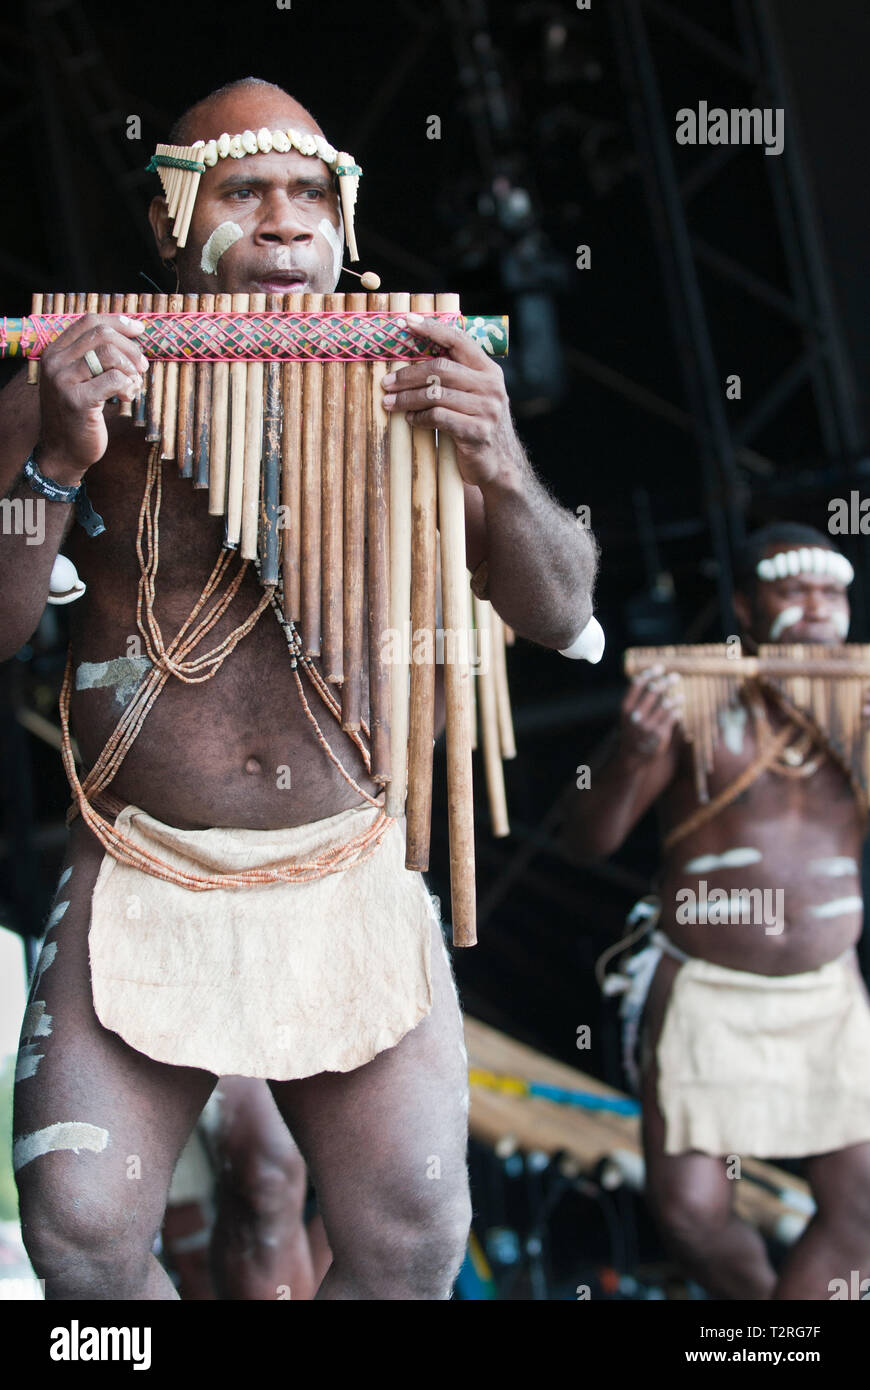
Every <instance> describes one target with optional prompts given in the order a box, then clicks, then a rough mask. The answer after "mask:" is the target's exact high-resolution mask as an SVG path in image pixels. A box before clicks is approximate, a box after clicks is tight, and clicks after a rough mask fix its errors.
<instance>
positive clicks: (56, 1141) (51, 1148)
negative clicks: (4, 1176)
mask: <svg viewBox="0 0 870 1390" xmlns="http://www.w3.org/2000/svg"><path fill="white" fill-rule="evenodd" d="M108 1142H109V1131H108V1130H107V1129H100V1128H99V1127H98V1126H97V1125H89V1124H85V1123H84V1122H83V1121H81V1120H62V1121H60V1122H59V1123H58V1124H56V1125H46V1127H45V1129H37V1130H35V1131H34V1132H33V1134H25V1135H23V1136H22V1137H21V1138H20V1139H16V1140H15V1143H14V1144H13V1145H12V1168H13V1171H14V1172H16V1173H17V1172H18V1170H19V1169H20V1168H23V1167H24V1166H25V1164H27V1163H32V1162H33V1160H34V1159H35V1158H41V1157H42V1155H43V1154H53V1153H60V1152H62V1151H70V1152H72V1153H76V1154H77V1153H80V1152H81V1150H82V1149H88V1150H89V1151H90V1152H91V1153H95V1154H99V1153H102V1152H103V1149H104V1148H105V1147H106V1145H107V1144H108Z"/></svg>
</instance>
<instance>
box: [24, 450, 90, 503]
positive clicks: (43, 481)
mask: <svg viewBox="0 0 870 1390" xmlns="http://www.w3.org/2000/svg"><path fill="white" fill-rule="evenodd" d="M24 476H25V478H26V479H27V482H28V485H29V486H30V487H31V488H32V489H33V491H34V492H38V493H39V495H40V497H47V498H48V500H49V502H74V501H75V500H76V498H77V497H78V495H79V488H80V487H81V484H80V483H77V484H76V486H75V487H65V486H64V484H63V483H56V482H55V481H54V479H53V478H46V477H45V476H44V475H43V474H42V473H41V472H40V471H39V464H38V463H37V462H36V459H35V458H34V457H33V454H31V455H30V458H29V459H28V460H27V462H26V463H25V465H24Z"/></svg>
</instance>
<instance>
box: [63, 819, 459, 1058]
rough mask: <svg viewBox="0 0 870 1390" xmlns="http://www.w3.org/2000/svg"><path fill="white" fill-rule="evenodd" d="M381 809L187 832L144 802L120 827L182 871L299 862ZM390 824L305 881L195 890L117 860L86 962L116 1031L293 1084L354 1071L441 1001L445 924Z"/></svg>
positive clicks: (95, 912) (341, 839) (143, 1048)
mask: <svg viewBox="0 0 870 1390" xmlns="http://www.w3.org/2000/svg"><path fill="white" fill-rule="evenodd" d="M377 814H378V812H377V810H376V809H375V808H372V807H370V806H362V807H354V808H352V809H350V810H348V811H342V812H340V813H339V814H338V815H334V816H330V817H328V818H326V819H325V820H321V821H316V822H313V823H312V824H309V825H302V826H296V827H294V828H292V829H288V830H266V831H258V830H224V829H211V830H177V829H174V828H173V827H171V826H166V825H162V824H161V823H160V822H159V821H157V820H155V819H154V818H153V817H151V816H149V815H147V814H146V813H145V812H144V811H141V810H139V809H138V808H137V807H135V806H127V807H126V808H125V809H124V810H123V811H122V812H121V813H120V815H119V816H118V818H117V820H116V822H115V824H116V826H117V828H118V829H119V830H122V831H123V832H124V833H125V834H127V835H129V836H130V837H131V838H132V839H133V840H134V841H135V842H136V843H137V844H139V845H141V846H142V847H143V848H145V849H147V850H148V851H150V852H151V853H152V854H157V855H158V856H159V857H160V858H161V859H162V860H164V861H166V862H167V863H169V864H170V865H172V866H173V867H174V868H179V869H182V870H186V871H194V872H196V873H200V874H202V873H215V872H219V873H231V872H239V871H241V870H246V869H257V868H264V867H271V866H274V865H277V864H282V863H286V862H287V861H302V860H307V859H310V858H314V857H315V856H318V855H322V854H324V853H325V852H326V851H328V850H329V849H330V848H332V847H333V846H334V845H339V844H345V843H346V842H347V841H348V840H349V839H350V838H352V837H353V836H354V835H356V834H358V833H359V832H360V831H362V830H364V829H366V828H367V827H368V826H369V825H371V823H372V821H373V819H374V818H375V816H376V815H377ZM404 854H405V845H404V835H403V833H402V830H401V827H400V825H399V823H398V822H394V823H393V824H391V825H390V826H389V828H388V830H387V832H386V834H385V835H384V837H383V839H382V841H381V843H380V846H379V848H378V850H377V853H376V854H374V855H371V856H370V857H368V858H367V859H365V860H364V861H363V862H358V863H354V864H351V866H350V867H349V868H346V869H344V870H343V871H342V872H339V873H329V874H326V875H325V876H323V877H321V878H316V879H314V880H313V881H310V882H305V883H281V882H278V883H268V884H256V885H253V886H247V887H244V888H227V889H223V888H218V889H213V890H211V891H209V892H192V891H190V890H189V889H188V888H184V887H181V886H179V885H177V884H175V883H172V882H171V881H167V880H165V879H162V878H156V877H153V876H152V875H150V874H147V873H143V872H141V871H140V870H139V869H137V868H133V867H131V866H129V865H128V864H125V863H124V862H122V861H120V860H118V859H116V858H113V857H112V856H111V855H109V854H107V855H106V856H105V858H104V859H103V862H102V865H101V867H100V872H99V875H98V878H97V881H96V885H95V887H94V894H93V902H92V912H91V925H90V936H89V946H90V958H91V974H92V981H93V998H94V1008H95V1010H96V1013H97V1017H98V1018H99V1019H100V1022H101V1023H102V1024H103V1025H104V1027H106V1028H109V1029H111V1030H112V1031H113V1032H115V1033H118V1034H120V1036H121V1037H122V1038H123V1039H124V1040H125V1042H127V1043H129V1044H130V1046H131V1047H134V1048H135V1049H136V1050H137V1051H138V1052H143V1053H145V1054H146V1055H147V1056H149V1057H153V1058H154V1059H155V1060H156V1061H159V1062H168V1063H171V1064H173V1065H175V1066H190V1067H200V1068H203V1069H205V1070H206V1071H210V1072H214V1073H216V1074H217V1075H219V1076H220V1075H238V1076H259V1077H266V1078H270V1079H273V1080H279V1081H286V1080H291V1079H296V1078H300V1077H305V1076H312V1075H315V1074H317V1073H318V1072H323V1071H336V1072H346V1071H351V1070H353V1069H354V1068H355V1067H359V1066H362V1065H363V1064H364V1063H365V1062H368V1061H370V1060H371V1059H372V1058H373V1057H374V1056H376V1054H377V1053H379V1052H382V1051H384V1050H385V1049H386V1048H389V1047H393V1046H394V1045H395V1044H396V1043H397V1042H398V1041H399V1040H400V1038H402V1037H403V1036H404V1035H405V1034H406V1033H407V1032H409V1031H410V1029H412V1028H413V1027H415V1025H416V1024H417V1023H419V1022H420V1020H421V1019H422V1018H424V1017H425V1016H426V1014H428V1013H429V1011H430V1009H431V1007H432V984H431V975H430V944H431V936H432V924H433V922H437V921H438V917H437V915H436V912H435V908H434V904H433V901H432V899H431V898H430V896H429V893H428V892H427V890H426V887H425V884H424V882H423V878H422V876H421V875H420V874H417V873H410V872H409V871H408V870H407V869H406V868H405V866H404Z"/></svg>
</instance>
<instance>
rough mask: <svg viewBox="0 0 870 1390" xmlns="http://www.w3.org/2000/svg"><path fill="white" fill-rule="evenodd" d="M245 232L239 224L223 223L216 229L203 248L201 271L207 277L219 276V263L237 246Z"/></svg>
mask: <svg viewBox="0 0 870 1390" xmlns="http://www.w3.org/2000/svg"><path fill="white" fill-rule="evenodd" d="M244 235H245V234H244V232H243V231H242V229H241V227H240V226H239V224H238V222H221V223H220V225H219V226H217V227H215V229H214V231H213V232H212V234H211V236H210V237H209V239H208V241H207V242H206V243H205V246H204V247H203V248H202V256H201V258H200V262H199V265H200V269H201V270H204V271H205V273H206V275H217V268H218V261H219V260H220V258H221V256H222V255H223V254H224V252H225V251H229V249H230V247H231V246H235V244H236V242H237V241H240V240H241V238H242V237H243V236H244Z"/></svg>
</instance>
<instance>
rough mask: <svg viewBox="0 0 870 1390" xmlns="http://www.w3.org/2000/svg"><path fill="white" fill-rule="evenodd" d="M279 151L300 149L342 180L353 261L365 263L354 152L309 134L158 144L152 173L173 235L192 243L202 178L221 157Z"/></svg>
mask: <svg viewBox="0 0 870 1390" xmlns="http://www.w3.org/2000/svg"><path fill="white" fill-rule="evenodd" d="M270 150H277V151H278V153H279V154H285V153H286V152H287V151H288V150H298V151H299V153H300V154H305V155H312V156H316V157H317V158H318V159H322V160H323V162H324V164H326V165H327V166H328V167H329V168H330V169H331V170H332V172H333V174H335V176H336V178H337V179H338V192H339V197H340V199H341V214H342V218H343V219H344V234H345V239H346V241H347V249H348V252H349V254H350V258H351V260H352V261H358V260H359V252H358V251H357V246H356V234H355V232H354V222H353V215H354V208H355V206H356V195H357V188H358V186H359V181H360V178H361V176H362V169H361V168H360V167H359V165H358V164H357V162H356V160H355V159H354V157H353V155H352V154H348V153H347V151H346V150H336V149H335V148H334V147H333V146H332V145H330V143H329V141H328V140H325V139H324V137H323V136H322V135H313V134H312V133H311V132H310V131H307V130H296V129H295V128H294V127H293V126H288V127H287V128H286V129H281V130H269V129H268V128H267V127H266V126H263V128H262V129H261V130H258V131H256V132H255V131H253V130H243V131H242V133H241V134H240V135H227V134H223V135H219V136H218V137H217V139H216V140H194V142H193V144H192V145H158V146H157V149H156V150H155V151H154V154H153V155H152V157H151V161H150V163H149V164H148V166H147V168H148V172H149V173H157V174H158V175H159V177H160V182H161V184H162V185H163V193H164V196H165V198H166V202H167V205H168V207H169V216H170V217H171V218H172V232H173V236H174V237H175V239H176V241H177V242H178V245H179V247H183V246H185V245H186V243H187V233H188V230H189V228H190V219H191V217H192V215H193V205H194V203H195V201H196V195H197V192H198V190H199V180H200V178H201V176H202V174H203V173H204V172H205V170H206V169H209V168H211V167H212V166H213V165H215V164H217V162H218V160H219V159H228V158H229V159H243V158H244V157H245V156H246V155H249V154H268V153H269V151H270Z"/></svg>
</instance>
